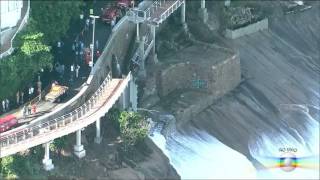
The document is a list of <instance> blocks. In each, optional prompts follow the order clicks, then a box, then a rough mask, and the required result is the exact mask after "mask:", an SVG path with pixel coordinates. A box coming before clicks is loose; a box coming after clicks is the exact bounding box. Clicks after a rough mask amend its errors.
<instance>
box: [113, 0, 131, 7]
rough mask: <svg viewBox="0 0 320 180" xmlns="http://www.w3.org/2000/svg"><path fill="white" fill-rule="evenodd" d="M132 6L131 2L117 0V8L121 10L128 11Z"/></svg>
mask: <svg viewBox="0 0 320 180" xmlns="http://www.w3.org/2000/svg"><path fill="white" fill-rule="evenodd" d="M133 4H134V1H133V0H117V6H118V7H119V8H121V9H128V8H130V7H132V6H133Z"/></svg>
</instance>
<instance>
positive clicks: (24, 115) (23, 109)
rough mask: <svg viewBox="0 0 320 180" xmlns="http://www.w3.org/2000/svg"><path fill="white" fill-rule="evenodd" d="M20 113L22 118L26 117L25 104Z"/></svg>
mask: <svg viewBox="0 0 320 180" xmlns="http://www.w3.org/2000/svg"><path fill="white" fill-rule="evenodd" d="M22 114H23V119H25V118H26V115H27V107H26V106H23V108H22Z"/></svg>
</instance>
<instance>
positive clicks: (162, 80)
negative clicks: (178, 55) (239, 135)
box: [157, 54, 241, 98]
mask: <svg viewBox="0 0 320 180" xmlns="http://www.w3.org/2000/svg"><path fill="white" fill-rule="evenodd" d="M198 79H201V80H203V81H202V83H201V82H200V84H195V83H197V81H196V80H198ZM240 80H241V69H240V58H239V54H235V55H233V56H231V57H229V58H228V59H225V60H223V61H220V62H218V63H213V64H210V65H208V64H205V65H200V64H195V63H190V62H181V63H177V64H173V65H171V66H170V67H168V68H166V69H164V70H162V71H161V72H160V75H159V76H158V87H157V88H158V93H159V96H160V97H164V96H166V95H168V94H169V93H171V92H173V91H175V90H179V89H189V90H197V91H201V92H206V93H209V94H212V95H214V96H215V97H216V98H219V97H221V96H223V95H224V94H226V93H227V92H229V91H230V90H232V89H233V88H235V87H236V86H237V85H238V84H239V82H240ZM198 85H199V86H198Z"/></svg>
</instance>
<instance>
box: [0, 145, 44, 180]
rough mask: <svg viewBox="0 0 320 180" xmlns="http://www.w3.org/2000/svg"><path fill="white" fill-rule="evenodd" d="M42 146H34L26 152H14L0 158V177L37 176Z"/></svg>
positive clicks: (39, 170) (39, 168) (39, 169)
mask: <svg viewBox="0 0 320 180" xmlns="http://www.w3.org/2000/svg"><path fill="white" fill-rule="evenodd" d="M42 156H43V148H42V147H41V146H36V147H34V148H31V149H30V151H29V153H27V154H15V155H11V156H7V157H4V158H1V159H0V179H1V178H17V177H26V176H34V177H36V176H39V175H40V173H41V163H39V162H41V158H42Z"/></svg>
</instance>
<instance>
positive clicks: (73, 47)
mask: <svg viewBox="0 0 320 180" xmlns="http://www.w3.org/2000/svg"><path fill="white" fill-rule="evenodd" d="M71 49H72V52H75V50H76V45H75V42H73V43H72V46H71Z"/></svg>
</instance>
